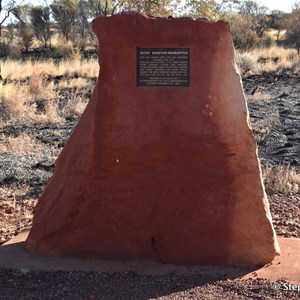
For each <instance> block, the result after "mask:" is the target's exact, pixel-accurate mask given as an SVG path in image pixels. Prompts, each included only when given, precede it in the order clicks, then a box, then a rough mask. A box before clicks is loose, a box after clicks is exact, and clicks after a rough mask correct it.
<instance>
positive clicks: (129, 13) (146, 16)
mask: <svg viewBox="0 0 300 300" xmlns="http://www.w3.org/2000/svg"><path fill="white" fill-rule="evenodd" d="M119 17H140V18H144V19H148V20H163V21H170V22H178V21H180V22H182V21H188V22H201V23H210V24H215V23H225V24H228V22H226V21H223V20H218V21H209V20H207V19H205V18H192V17H173V16H168V17H156V16H152V15H149V14H146V13H140V12H135V11H123V12H120V13H117V14H114V15H108V16H99V17H96V18H95V19H94V20H93V22H95V21H96V20H99V19H102V20H103V19H114V18H119Z"/></svg>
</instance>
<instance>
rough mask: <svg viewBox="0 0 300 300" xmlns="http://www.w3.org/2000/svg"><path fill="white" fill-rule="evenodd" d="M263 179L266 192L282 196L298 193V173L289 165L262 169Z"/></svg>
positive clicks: (299, 174) (299, 182)
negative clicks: (269, 191)
mask: <svg viewBox="0 0 300 300" xmlns="http://www.w3.org/2000/svg"><path fill="white" fill-rule="evenodd" d="M263 178H264V182H265V186H266V188H267V190H271V191H273V192H277V193H278V192H279V193H283V194H288V193H299V191H300V173H299V171H297V169H296V168H294V167H291V166H289V165H277V166H266V167H263Z"/></svg>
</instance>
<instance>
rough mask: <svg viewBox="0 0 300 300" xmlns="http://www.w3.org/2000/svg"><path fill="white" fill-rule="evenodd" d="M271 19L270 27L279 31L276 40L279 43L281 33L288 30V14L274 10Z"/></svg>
mask: <svg viewBox="0 0 300 300" xmlns="http://www.w3.org/2000/svg"><path fill="white" fill-rule="evenodd" d="M269 18H270V22H269V27H270V28H273V29H276V30H277V35H276V40H277V42H278V41H279V38H280V33H281V32H282V31H283V30H284V29H286V28H287V22H286V21H287V14H286V13H284V12H283V11H280V10H273V11H272V12H271V14H270V15H269Z"/></svg>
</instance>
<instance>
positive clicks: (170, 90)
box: [26, 13, 279, 265]
mask: <svg viewBox="0 0 300 300" xmlns="http://www.w3.org/2000/svg"><path fill="white" fill-rule="evenodd" d="M93 28H94V31H95V32H96V34H97V36H98V39H99V43H100V50H99V62H100V66H101V71H100V76H99V79H98V81H97V84H96V88H95V90H94V93H93V95H92V98H91V100H90V102H89V104H88V106H87V108H86V110H85V112H84V114H83V116H82V117H81V119H80V121H79V123H78V125H77V127H76V128H75V130H74V132H73V133H72V135H71V137H70V139H69V141H68V142H67V144H66V146H65V147H64V149H63V151H62V153H61V155H60V156H59V158H58V160H57V163H56V168H55V172H54V175H53V177H52V178H51V179H50V181H49V183H48V185H47V187H46V189H45V191H44V193H43V195H42V197H41V199H40V200H39V202H38V205H37V207H36V211H35V214H34V220H33V227H32V229H31V232H30V234H29V237H28V239H27V241H26V247H27V249H28V250H29V251H31V252H32V253H34V254H38V255H60V256H70V257H87V258H101V259H144V260H156V261H163V262H175V263H183V264H230V265H262V264H266V263H269V262H271V261H272V260H273V258H274V257H275V256H276V255H278V253H279V247H278V244H277V240H276V235H275V233H274V229H273V227H272V223H271V216H270V211H269V205H268V200H267V197H266V194H265V192H264V187H263V183H262V179H261V171H260V164H259V161H258V157H257V147H256V143H255V140H254V137H253V134H252V131H251V127H250V125H249V115H248V111H247V106H246V102H245V98H244V95H243V90H242V86H241V80H240V76H239V74H238V72H237V69H236V67H235V62H234V51H233V45H232V39H231V35H230V29H229V25H228V23H226V22H217V23H210V22H207V21H205V20H200V19H199V20H193V19H186V18H179V19H176V18H175V19H163V18H152V17H147V16H145V15H141V14H135V13H123V14H119V15H114V16H112V17H99V18H97V19H95V20H94V21H93ZM137 48H188V49H190V83H189V87H182V88H180V87H177V88H174V87H150V88H149V87H137V74H136V72H137V71H136V70H137V66H136V64H137V63H136V61H137Z"/></svg>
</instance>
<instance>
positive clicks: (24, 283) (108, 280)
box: [0, 269, 300, 300]
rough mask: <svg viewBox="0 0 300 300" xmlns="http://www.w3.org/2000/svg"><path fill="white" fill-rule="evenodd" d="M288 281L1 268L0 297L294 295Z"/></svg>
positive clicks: (117, 298)
mask: <svg viewBox="0 0 300 300" xmlns="http://www.w3.org/2000/svg"><path fill="white" fill-rule="evenodd" d="M285 285H287V283H285V282H284V281H278V282H276V283H270V282H269V281H268V280H263V279H255V280H244V281H232V280H222V279H220V278H219V279H218V278H209V277H203V276H197V275H194V276H188V277H185V276H178V275H174V274H169V275H166V276H141V275H137V274H135V273H123V274H108V273H96V272H89V273H84V272H55V273H52V272H49V273H47V272H31V271H29V270H26V269H23V270H20V271H8V270H1V271H0V290H1V296H0V297H1V299H7V300H8V299H16V300H22V299H26V300H32V299H70V300H71V299H72V300H75V299H90V300H92V299H101V300H122V299H124V300H125V299H128V300H133V299H138V300H143V299H145V300H146V299H174V300H175V299H224V300H226V299H270V300H271V299H299V295H300V294H299V293H298V292H297V291H292V290H288V289H289V287H288V286H285Z"/></svg>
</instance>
